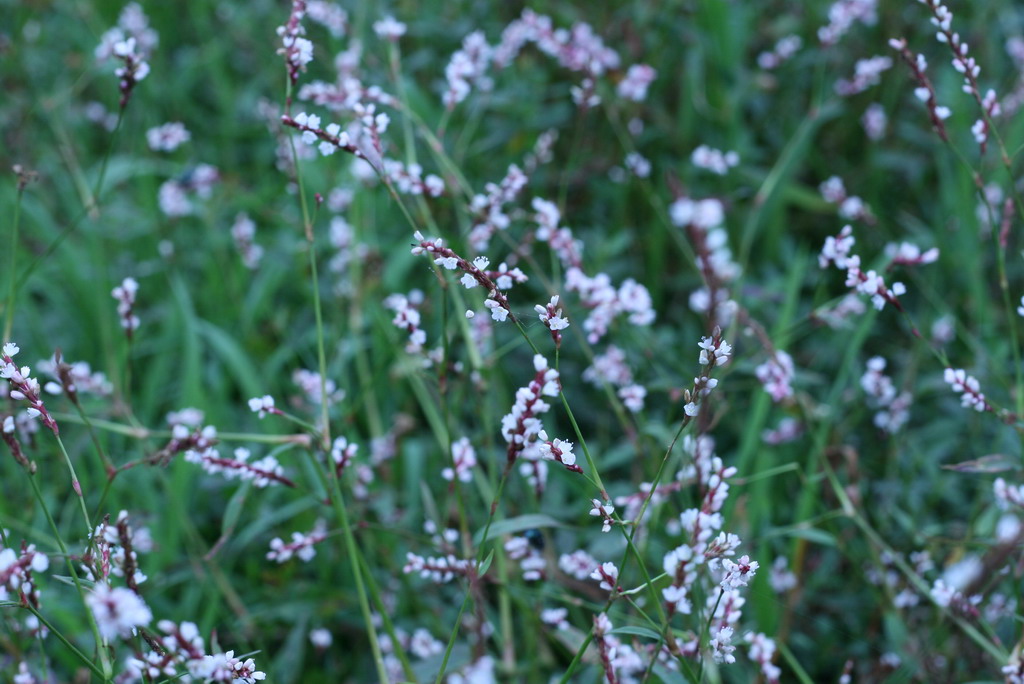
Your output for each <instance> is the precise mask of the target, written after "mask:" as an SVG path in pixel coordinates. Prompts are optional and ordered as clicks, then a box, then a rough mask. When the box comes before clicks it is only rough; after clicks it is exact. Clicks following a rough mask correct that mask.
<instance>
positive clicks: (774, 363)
mask: <svg viewBox="0 0 1024 684" xmlns="http://www.w3.org/2000/svg"><path fill="white" fill-rule="evenodd" d="M793 372H794V369H793V357H792V356H790V355H789V354H787V353H786V352H784V351H782V350H781V349H776V350H775V351H774V352H772V355H771V358H769V359H768V360H767V361H765V362H764V363H762V364H761V365H759V366H758V367H757V368H755V369H754V375H756V376H757V380H758V382H760V383H761V385H762V386H763V387H764V391H765V392H767V393H768V394H769V395H771V398H772V401H774V402H775V403H778V402H780V401H782V400H783V399H786V398H788V397H791V396H793V388H792V386H790V382H792V380H793Z"/></svg>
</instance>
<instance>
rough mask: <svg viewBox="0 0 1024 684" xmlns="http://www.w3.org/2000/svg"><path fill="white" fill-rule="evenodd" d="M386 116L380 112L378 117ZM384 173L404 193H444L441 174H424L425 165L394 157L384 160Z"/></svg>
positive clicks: (433, 194)
mask: <svg viewBox="0 0 1024 684" xmlns="http://www.w3.org/2000/svg"><path fill="white" fill-rule="evenodd" d="M381 116H384V114H378V115H377V117H378V118H379V117H381ZM384 174H385V175H386V176H387V177H388V178H389V179H390V180H391V182H392V183H394V184H395V190H397V191H398V192H400V193H402V194H404V195H426V196H427V197H440V196H441V195H442V194H444V181H443V180H442V179H441V177H440V176H437V175H434V174H432V173H428V174H427V175H426V176H424V175H423V167H422V166H420V165H419V164H403V163H402V162H400V161H395V160H394V159H385V160H384Z"/></svg>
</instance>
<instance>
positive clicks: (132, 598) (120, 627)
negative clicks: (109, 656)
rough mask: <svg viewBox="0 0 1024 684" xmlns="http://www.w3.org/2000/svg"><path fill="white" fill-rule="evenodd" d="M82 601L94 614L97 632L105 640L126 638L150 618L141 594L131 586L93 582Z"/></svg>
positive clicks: (151, 617)
mask: <svg viewBox="0 0 1024 684" xmlns="http://www.w3.org/2000/svg"><path fill="white" fill-rule="evenodd" d="M85 602H86V603H87V604H88V605H89V608H90V609H91V610H92V614H93V615H94V616H95V618H96V626H97V627H98V628H99V630H100V635H101V636H102V637H103V638H104V639H106V640H108V641H110V640H113V639H116V638H118V637H122V638H125V639H129V638H131V637H132V636H133V635H134V634H135V630H136V628H137V627H145V626H147V625H148V624H149V623H150V621H152V619H153V613H152V611H150V609H149V606H147V605H146V602H145V601H143V600H142V597H140V596H139V595H138V594H136V593H135V592H134V591H132V590H131V589H125V588H124V587H116V588H111V587H110V585H108V584H106V583H105V582H100V583H99V584H96V585H95V586H94V587H93V589H92V591H90V592H89V593H88V594H87V595H86V597H85Z"/></svg>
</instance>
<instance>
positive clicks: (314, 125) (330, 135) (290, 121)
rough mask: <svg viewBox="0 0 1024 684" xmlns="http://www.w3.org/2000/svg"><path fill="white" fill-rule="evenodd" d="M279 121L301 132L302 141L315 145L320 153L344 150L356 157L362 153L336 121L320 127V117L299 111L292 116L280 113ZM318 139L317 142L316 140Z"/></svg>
mask: <svg viewBox="0 0 1024 684" xmlns="http://www.w3.org/2000/svg"><path fill="white" fill-rule="evenodd" d="M281 123H282V124H284V125H285V126H289V127H291V128H294V129H296V130H298V131H300V132H301V133H302V136H301V138H302V142H303V143H305V144H306V145H310V146H312V145H317V149H318V150H320V154H322V155H324V156H325V157H328V156H330V155H332V154H334V153H335V152H337V151H338V150H344V151H345V152H348V153H350V154H352V155H355V156H356V157H359V158H362V157H363V153H362V152H360V151H359V148H358V147H356V145H355V144H354V143H353V142H352V141H351V140H350V139H349V135H348V133H347V132H346V131H343V130H341V126H340V125H338V124H336V123H330V124H327V127H326V128H321V127H320V117H319V116H317V115H316V114H307V113H306V112H299V113H298V114H296V115H295V116H294V117H291V116H288V115H287V114H282V115H281ZM318 140H319V141H320V142H319V144H317V141H318Z"/></svg>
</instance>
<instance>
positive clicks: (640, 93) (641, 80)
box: [615, 64, 658, 102]
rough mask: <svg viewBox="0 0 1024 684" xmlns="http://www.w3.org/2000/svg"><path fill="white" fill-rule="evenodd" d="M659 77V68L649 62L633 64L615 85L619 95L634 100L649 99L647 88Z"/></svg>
mask: <svg viewBox="0 0 1024 684" xmlns="http://www.w3.org/2000/svg"><path fill="white" fill-rule="evenodd" d="M657 77H658V70H657V69H655V68H654V67H652V66H648V65H647V64H633V65H631V66H630V67H629V68H628V69H626V75H625V77H624V78H623V79H622V80H621V81H619V84H618V85H617V86H616V87H615V90H616V92H617V93H618V94H619V97H621V98H623V99H624V100H632V101H633V102H643V101H644V100H646V99H647V89H648V88H649V87H650V85H651V83H653V82H654V79H655V78H657Z"/></svg>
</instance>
